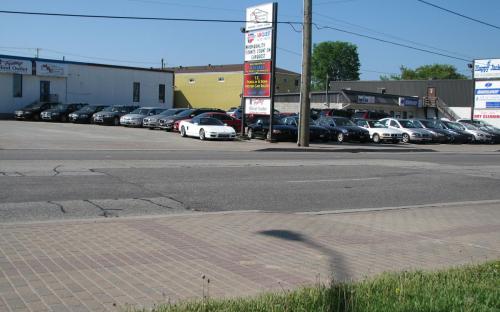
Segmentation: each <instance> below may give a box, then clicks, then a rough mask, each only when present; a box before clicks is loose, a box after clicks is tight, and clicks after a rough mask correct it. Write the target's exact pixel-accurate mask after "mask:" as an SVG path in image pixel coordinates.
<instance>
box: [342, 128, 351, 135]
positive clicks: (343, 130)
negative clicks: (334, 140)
mask: <svg viewBox="0 0 500 312" xmlns="http://www.w3.org/2000/svg"><path fill="white" fill-rule="evenodd" d="M341 131H342V133H343V134H348V133H349V131H347V130H346V129H342V130H341Z"/></svg>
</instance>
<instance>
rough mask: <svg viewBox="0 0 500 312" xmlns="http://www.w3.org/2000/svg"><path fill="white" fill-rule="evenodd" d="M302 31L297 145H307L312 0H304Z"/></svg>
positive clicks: (309, 107)
mask: <svg viewBox="0 0 500 312" xmlns="http://www.w3.org/2000/svg"><path fill="white" fill-rule="evenodd" d="M302 29H303V31H302V79H301V81H300V124H299V142H298V145H299V146H304V147H308V146H309V119H310V115H311V100H310V98H309V93H310V91H311V46H312V45H311V39H312V0H304V26H303V28H302Z"/></svg>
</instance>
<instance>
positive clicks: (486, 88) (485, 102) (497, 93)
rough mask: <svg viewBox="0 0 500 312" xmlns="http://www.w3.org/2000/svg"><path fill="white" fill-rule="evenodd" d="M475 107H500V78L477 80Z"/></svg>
mask: <svg viewBox="0 0 500 312" xmlns="http://www.w3.org/2000/svg"><path fill="white" fill-rule="evenodd" d="M474 101H475V102H474V103H475V105H474V106H475V108H479V109H484V108H500V80H493V81H476V85H475V90H474Z"/></svg>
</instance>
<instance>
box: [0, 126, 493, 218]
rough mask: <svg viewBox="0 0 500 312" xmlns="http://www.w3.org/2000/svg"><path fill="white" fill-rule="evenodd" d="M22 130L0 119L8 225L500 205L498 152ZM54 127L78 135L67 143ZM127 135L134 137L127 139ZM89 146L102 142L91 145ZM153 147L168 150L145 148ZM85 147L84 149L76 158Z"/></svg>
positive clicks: (112, 130)
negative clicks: (308, 148) (317, 148)
mask: <svg viewBox="0 0 500 312" xmlns="http://www.w3.org/2000/svg"><path fill="white" fill-rule="evenodd" d="M21 124H23V123H13V122H0V133H3V136H0V139H1V140H0V147H1V148H3V149H0V222H18V221H21V222H24V221H43V220H54V219H72V218H95V217H123V216H149V215H156V214H168V213H189V212H193V211H227V210H263V211H280V212H318V211H329V210H341V209H359V208H380V207H400V206H408V205H424V204H443V203H444V204H446V203H452V202H463V201H484V200H500V193H499V190H500V189H499V185H500V153H498V152H497V151H496V150H498V148H496V149H495V148H493V149H490V150H488V151H484V148H481V147H479V146H478V147H477V148H476V147H475V146H472V147H471V146H458V147H453V148H454V149H455V150H454V151H453V152H447V151H439V148H436V147H431V149H434V150H437V151H434V152H424V151H423V150H429V147H427V146H424V147H422V146H410V145H408V146H403V147H396V148H400V149H401V150H400V151H399V150H396V151H394V150H395V148H391V152H387V150H386V149H387V148H388V147H387V146H376V147H371V146H370V147H368V148H371V149H372V150H370V151H367V150H365V151H362V152H360V153H352V152H345V151H352V150H356V149H358V148H363V149H365V148H366V146H361V147H360V146H358V145H343V146H342V147H338V146H321V148H322V149H324V150H325V151H324V152H313V153H304V152H274V151H263V150H265V149H266V148H269V147H270V146H271V147H272V148H276V147H278V148H280V149H283V148H284V150H288V149H291V148H292V147H294V146H293V144H281V143H280V144H278V145H273V144H269V143H263V142H256V143H246V142H234V143H232V142H209V143H208V144H205V142H199V141H197V140H190V139H182V140H179V141H177V140H178V135H174V134H168V136H166V135H167V134H165V133H164V132H157V131H155V132H152V131H149V130H144V129H121V128H116V127H97V128H96V127H94V126H87V127H88V128H85V125H71V124H50V125H46V124H43V123H30V124H29V127H31V128H30V129H31V130H34V129H35V130H36V131H37V132H36V133H37V135H36V136H30V135H28V134H26V133H24V132H23V131H25V128H24V127H23V129H19V131H18V132H16V134H15V136H16V138H17V140H15V142H14V141H12V139H11V138H10V137H9V138H10V139H9V140H6V139H5V133H6V132H5V131H14V130H15V129H12V128H15V127H17V126H18V125H21ZM58 127H62V128H64V129H63V130H59V128H58ZM58 131H61V132H68V131H69V132H71V131H75V132H78V133H80V135H79V136H76V137H75V136H70V137H66V138H63V135H62V134H61V133H60V132H58ZM85 131H87V132H85ZM123 133H127V134H128V133H131V134H133V135H130V136H128V137H127V138H128V140H124V139H123V137H120V135H123ZM174 136H175V137H174ZM56 138H59V140H58V139H56ZM92 138H95V140H96V141H98V142H101V143H100V144H101V145H99V146H96V147H94V148H92V144H91V143H92ZM150 138H152V139H150ZM165 138H172V140H171V141H168V140H166V139H165ZM148 139H150V140H153V141H155V142H158V144H163V143H162V140H165V141H166V142H167V143H166V144H169V146H168V148H163V147H162V149H157V150H154V149H145V148H142V146H143V145H144V142H145V141H146V142H147V140H148ZM23 140H24V141H23ZM120 140H122V141H120ZM107 141H109V144H108V145H107V146H110V145H111V146H112V147H113V148H112V149H107V148H106V142H107ZM79 142H83V143H84V144H83V143H82V144H83V145H84V146H85V148H83V149H80V150H75V149H74V148H75V146H78V143H79ZM117 142H118V143H117ZM119 142H122V143H121V145H120V143H119ZM219 143H220V144H219ZM113 144H114V145H113ZM33 146H36V148H30V147H33ZM43 146H46V148H45V149H44V148H43ZM134 146H136V148H134ZM232 146H234V151H233V150H232V148H231V147H232ZM409 151H413V152H411V153H410V152H409ZM499 203H500V201H499Z"/></svg>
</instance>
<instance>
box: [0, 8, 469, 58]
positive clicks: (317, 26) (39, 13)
mask: <svg viewBox="0 0 500 312" xmlns="http://www.w3.org/2000/svg"><path fill="white" fill-rule="evenodd" d="M0 13H4V14H21V15H38V16H57V17H80V18H101V19H129V20H153V21H180V22H212V23H245V22H246V21H243V20H224V19H196V18H169V17H137V16H114V15H88V14H67V13H47V12H26V11H5V10H0ZM275 23H276V24H287V25H292V24H294V25H303V23H301V22H291V21H284V22H280V21H276V22H275ZM312 25H314V26H315V27H316V29H318V30H321V29H331V30H335V31H339V32H343V33H346V34H350V35H354V36H358V37H362V38H366V39H371V40H375V41H379V42H383V43H388V44H391V45H395V46H400V47H404V48H408V49H412V50H417V51H421V52H426V53H430V54H434V55H439V56H443V57H447V58H452V59H456V60H460V61H464V62H470V61H471V60H469V59H465V58H461V57H456V56H452V55H449V54H444V53H439V52H434V51H431V50H428V49H423V48H418V47H413V46H410V45H407V44H402V43H397V42H394V41H390V40H386V39H381V38H377V37H373V36H368V35H363V34H360V33H357V32H353V31H348V30H345V29H340V28H337V27H332V26H322V25H318V24H316V23H312Z"/></svg>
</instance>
